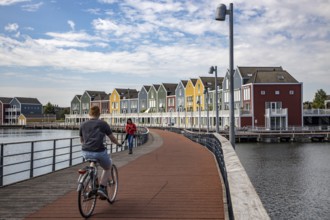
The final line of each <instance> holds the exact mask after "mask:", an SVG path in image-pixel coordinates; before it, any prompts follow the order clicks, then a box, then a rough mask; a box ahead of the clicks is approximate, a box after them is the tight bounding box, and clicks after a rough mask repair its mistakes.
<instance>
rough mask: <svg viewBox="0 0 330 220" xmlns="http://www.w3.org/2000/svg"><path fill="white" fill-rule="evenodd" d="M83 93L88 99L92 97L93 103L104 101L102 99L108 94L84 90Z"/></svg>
mask: <svg viewBox="0 0 330 220" xmlns="http://www.w3.org/2000/svg"><path fill="white" fill-rule="evenodd" d="M85 92H86V93H87V94H88V95H89V96H90V97H94V101H99V100H104V98H105V97H107V96H108V94H107V93H105V92H104V91H90V90H86V91H85Z"/></svg>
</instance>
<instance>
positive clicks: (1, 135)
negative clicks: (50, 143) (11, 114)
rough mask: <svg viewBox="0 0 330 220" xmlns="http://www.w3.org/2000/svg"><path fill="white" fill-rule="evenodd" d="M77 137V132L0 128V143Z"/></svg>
mask: <svg viewBox="0 0 330 220" xmlns="http://www.w3.org/2000/svg"><path fill="white" fill-rule="evenodd" d="M78 135H79V131H78V130H56V129H54V130H48V129H44V130H43V129H4V128H0V143H7V142H19V141H35V140H45V139H55V138H67V137H74V136H78Z"/></svg>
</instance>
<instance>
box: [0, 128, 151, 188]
mask: <svg viewBox="0 0 330 220" xmlns="http://www.w3.org/2000/svg"><path fill="white" fill-rule="evenodd" d="M114 135H115V136H116V138H117V139H118V141H119V142H121V141H122V140H124V139H125V135H126V134H125V133H114ZM148 136H149V130H148V129H147V128H143V129H139V131H138V132H137V134H136V136H135V140H134V142H133V143H134V147H137V146H140V145H142V144H144V143H146V142H147V141H148ZM107 139H108V138H107ZM105 145H106V146H107V149H108V153H116V152H119V151H122V150H126V149H127V145H126V146H124V147H122V148H119V147H118V146H114V145H113V144H112V143H111V142H110V141H106V142H105ZM82 162H83V157H82V156H81V144H80V137H78V136H75V137H70V138H58V139H47V140H35V141H21V142H10V143H0V187H2V186H4V185H9V184H12V183H15V182H19V181H23V180H26V179H29V178H33V177H36V176H40V175H44V174H47V173H51V172H54V171H57V170H60V169H64V168H67V167H70V166H73V165H76V164H80V163H82Z"/></svg>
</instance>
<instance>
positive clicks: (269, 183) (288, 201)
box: [236, 143, 330, 220]
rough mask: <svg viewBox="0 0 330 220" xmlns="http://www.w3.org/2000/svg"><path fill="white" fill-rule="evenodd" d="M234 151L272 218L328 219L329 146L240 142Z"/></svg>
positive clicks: (329, 208)
mask: <svg viewBox="0 0 330 220" xmlns="http://www.w3.org/2000/svg"><path fill="white" fill-rule="evenodd" d="M236 152H237V154H238V157H239V159H240V161H241V163H242V165H243V166H244V168H245V170H246V172H247V174H248V176H249V178H250V180H251V182H252V184H253V185H254V187H255V189H256V191H257V193H258V195H259V197H260V199H261V201H262V202H263V204H264V206H265V208H266V210H267V211H268V213H269V215H270V217H271V219H297V220H298V219H299V220H301V219H314V220H315V219H330V143H244V144H242V143H240V144H237V145H236Z"/></svg>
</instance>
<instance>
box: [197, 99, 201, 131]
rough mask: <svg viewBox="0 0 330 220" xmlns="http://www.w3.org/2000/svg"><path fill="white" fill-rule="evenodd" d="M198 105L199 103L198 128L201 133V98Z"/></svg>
mask: <svg viewBox="0 0 330 220" xmlns="http://www.w3.org/2000/svg"><path fill="white" fill-rule="evenodd" d="M199 99H200V96H199ZM197 105H198V130H199V133H201V101H200V100H198V101H197Z"/></svg>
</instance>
